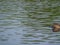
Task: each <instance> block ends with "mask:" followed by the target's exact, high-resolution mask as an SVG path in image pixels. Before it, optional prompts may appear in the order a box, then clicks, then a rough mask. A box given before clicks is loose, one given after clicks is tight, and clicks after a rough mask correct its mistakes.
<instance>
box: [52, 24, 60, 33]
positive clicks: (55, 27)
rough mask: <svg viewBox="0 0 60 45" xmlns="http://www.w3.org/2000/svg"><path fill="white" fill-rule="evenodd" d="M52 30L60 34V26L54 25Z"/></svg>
mask: <svg viewBox="0 0 60 45" xmlns="http://www.w3.org/2000/svg"><path fill="white" fill-rule="evenodd" d="M52 28H53V29H52V31H53V32H59V31H60V24H58V23H54V24H53V26H52Z"/></svg>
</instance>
